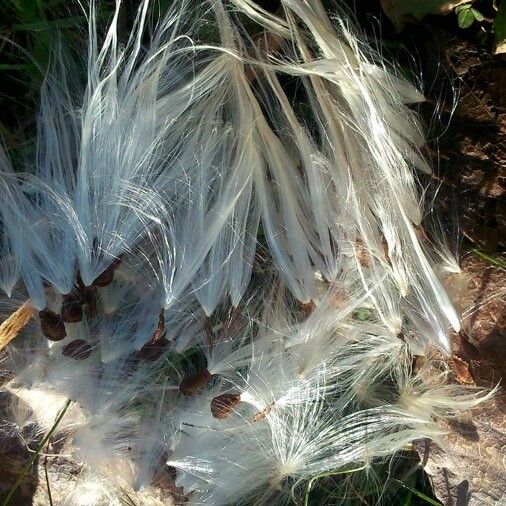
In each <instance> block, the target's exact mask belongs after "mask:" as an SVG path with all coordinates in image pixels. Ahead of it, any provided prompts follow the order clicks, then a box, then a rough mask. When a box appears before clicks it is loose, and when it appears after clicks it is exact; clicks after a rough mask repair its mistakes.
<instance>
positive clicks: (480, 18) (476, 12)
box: [471, 9, 485, 22]
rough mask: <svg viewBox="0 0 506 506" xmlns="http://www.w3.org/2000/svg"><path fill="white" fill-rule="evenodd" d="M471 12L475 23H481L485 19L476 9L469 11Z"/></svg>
mask: <svg viewBox="0 0 506 506" xmlns="http://www.w3.org/2000/svg"><path fill="white" fill-rule="evenodd" d="M471 11H472V12H473V15H474V19H476V21H480V22H481V21H483V20H484V19H485V16H484V15H483V14H482V13H481V12H480V11H477V10H476V9H471Z"/></svg>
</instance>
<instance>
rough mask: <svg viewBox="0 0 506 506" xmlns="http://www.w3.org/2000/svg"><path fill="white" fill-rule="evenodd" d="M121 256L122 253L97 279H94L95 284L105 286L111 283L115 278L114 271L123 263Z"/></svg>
mask: <svg viewBox="0 0 506 506" xmlns="http://www.w3.org/2000/svg"><path fill="white" fill-rule="evenodd" d="M121 257H122V255H120V256H119V257H118V258H115V259H114V260H113V261H112V262H111V265H109V267H107V269H106V270H105V271H104V272H102V274H100V276H98V277H97V278H96V279H95V281H93V284H94V285H95V286H99V287H104V286H108V285H110V284H111V283H112V282H113V280H114V271H115V270H116V268H117V267H118V265H119V264H120V263H121Z"/></svg>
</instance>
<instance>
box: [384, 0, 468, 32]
mask: <svg viewBox="0 0 506 506" xmlns="http://www.w3.org/2000/svg"><path fill="white" fill-rule="evenodd" d="M380 2H381V7H382V8H383V11H384V12H385V14H386V15H387V16H388V17H389V18H390V20H391V21H392V23H393V24H394V25H395V27H396V28H397V29H398V30H401V29H402V28H403V27H404V25H405V24H406V21H409V20H410V19H413V18H414V19H416V20H418V21H420V20H421V19H423V18H424V17H425V16H426V15H427V14H439V15H445V14H449V13H451V12H453V11H454V10H455V9H456V8H458V6H460V5H462V4H464V5H467V6H468V5H469V4H470V2H471V0H380Z"/></svg>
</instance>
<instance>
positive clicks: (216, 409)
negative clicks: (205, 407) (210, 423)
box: [211, 394, 241, 420]
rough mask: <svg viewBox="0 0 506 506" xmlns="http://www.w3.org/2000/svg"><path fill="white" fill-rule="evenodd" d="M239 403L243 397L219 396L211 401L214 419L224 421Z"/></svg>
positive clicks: (233, 395) (234, 395)
mask: <svg viewBox="0 0 506 506" xmlns="http://www.w3.org/2000/svg"><path fill="white" fill-rule="evenodd" d="M239 402H241V396H240V395H238V394H221V395H218V396H217V397H215V398H214V399H213V400H212V401H211V413H212V415H213V416H214V418H218V419H219V420H224V419H225V418H227V417H228V416H229V415H230V413H231V412H232V410H233V409H234V408H235V407H236V406H237V404H239Z"/></svg>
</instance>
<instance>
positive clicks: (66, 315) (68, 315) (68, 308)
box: [61, 292, 83, 323]
mask: <svg viewBox="0 0 506 506" xmlns="http://www.w3.org/2000/svg"><path fill="white" fill-rule="evenodd" d="M61 317H62V319H63V321H64V322H67V323H77V322H80V321H81V320H82V319H83V301H82V298H81V296H80V295H79V294H77V293H74V292H70V293H68V294H67V295H64V297H63V303H62V307H61Z"/></svg>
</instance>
